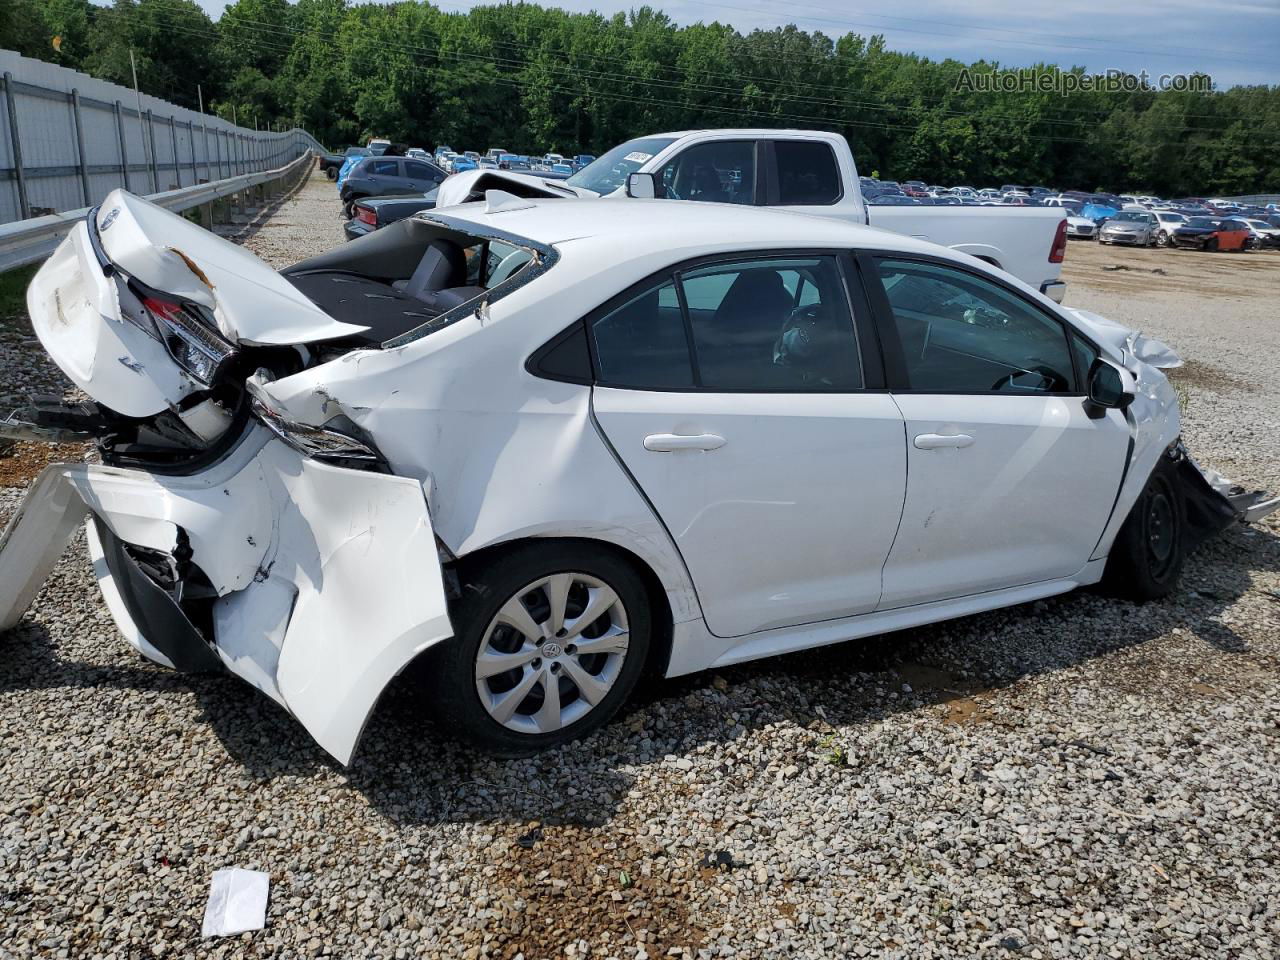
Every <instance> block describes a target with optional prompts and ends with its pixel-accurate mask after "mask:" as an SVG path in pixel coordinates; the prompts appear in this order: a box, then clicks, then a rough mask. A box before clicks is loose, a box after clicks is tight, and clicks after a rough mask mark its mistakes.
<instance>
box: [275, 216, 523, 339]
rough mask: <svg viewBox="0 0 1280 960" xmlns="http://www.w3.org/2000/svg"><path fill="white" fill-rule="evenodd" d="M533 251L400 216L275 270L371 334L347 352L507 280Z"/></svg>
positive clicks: (331, 311) (329, 310) (397, 333)
mask: <svg viewBox="0 0 1280 960" xmlns="http://www.w3.org/2000/svg"><path fill="white" fill-rule="evenodd" d="M532 258H533V253H532V251H530V250H528V249H526V248H524V247H518V246H515V245H513V244H510V243H504V242H502V241H500V240H489V239H484V238H478V237H472V236H468V235H466V234H463V233H459V232H456V231H452V230H449V229H448V228H445V227H443V226H441V225H440V224H436V223H430V222H426V221H423V220H417V219H413V218H410V219H406V220H402V221H399V222H398V223H394V224H391V225H390V226H388V227H385V228H383V229H382V230H379V231H377V232H375V233H371V234H369V235H368V236H366V237H362V238H361V239H359V240H356V241H352V242H351V243H349V244H347V245H346V246H344V247H339V248H337V249H335V250H331V251H329V252H327V253H324V254H321V255H320V256H318V257H312V258H311V259H309V260H304V261H302V262H301V263H297V264H294V265H293V266H292V267H289V268H287V269H285V270H283V271H281V275H282V276H284V277H285V279H287V280H288V281H289V282H290V283H292V284H293V285H294V286H295V287H297V288H298V290H299V291H301V292H302V293H303V295H305V296H306V297H307V299H309V300H310V301H311V302H312V303H314V304H315V305H316V306H318V307H319V308H320V309H322V310H324V311H325V313H327V314H329V315H330V316H332V317H334V318H335V319H337V320H342V321H345V322H347V323H353V324H360V325H361V326H365V327H368V328H369V329H368V330H366V331H364V332H362V333H360V334H358V335H356V336H355V337H351V338H346V339H344V340H343V341H341V342H339V341H333V342H331V344H329V346H333V347H339V348H343V349H349V348H350V347H352V346H371V345H374V344H378V343H383V342H385V341H387V340H391V339H394V338H395V337H398V336H400V335H402V334H404V333H408V332H409V331H410V330H413V329H415V328H417V327H420V326H422V325H423V324H424V323H427V322H429V321H431V320H433V319H435V318H436V317H438V316H440V315H441V314H443V313H446V312H448V311H450V310H452V309H454V308H455V307H460V306H462V305H463V304H464V303H467V302H468V301H471V300H475V299H477V298H478V297H481V296H483V295H484V294H485V292H486V291H487V290H489V289H490V288H492V287H494V286H496V285H497V284H499V283H501V282H503V281H504V280H507V279H509V278H510V277H511V276H513V275H514V274H515V273H516V272H517V271H518V270H519V269H520V268H521V267H523V266H525V265H526V264H528V263H529V262H530V261H531V260H532Z"/></svg>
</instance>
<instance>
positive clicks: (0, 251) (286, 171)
mask: <svg viewBox="0 0 1280 960" xmlns="http://www.w3.org/2000/svg"><path fill="white" fill-rule="evenodd" d="M314 160H315V154H314V153H313V152H310V151H309V152H307V153H304V154H303V155H302V156H300V157H298V158H297V159H296V160H294V161H293V162H291V163H288V164H286V165H285V166H283V167H278V168H277V169H275V170H262V171H259V172H258V173H245V174H241V175H240V176H237V177H227V178H226V179H223V180H213V181H211V182H209V183H197V184H195V185H194V186H190V187H182V188H180V189H178V190H166V191H163V192H162V193H153V194H151V195H150V196H148V197H147V198H146V199H148V200H150V201H151V202H152V203H155V204H159V205H160V206H162V207H165V208H166V209H168V210H172V211H173V212H174V213H181V212H182V211H184V210H191V209H193V208H195V207H205V206H208V205H209V204H211V203H213V202H214V201H215V200H221V199H222V198H224V197H231V196H235V195H237V194H242V193H245V192H246V191H249V190H252V189H253V188H254V187H259V186H261V185H263V184H265V183H270V182H272V181H275V180H287V179H289V178H291V177H294V176H297V175H300V174H302V173H304V172H306V171H307V170H308V169H310V167H311V164H312V163H313V162H314ZM92 209H93V208H92V207H81V208H80V209H79V210H67V211H65V212H63V213H51V214H49V215H47V216H43V217H33V218H31V219H30V220H17V221H15V222H13V223H4V224H0V273H3V272H4V271H6V270H12V269H14V268H15V267H24V266H26V265H27V264H29V263H35V262H37V261H39V260H43V259H44V258H45V257H47V256H49V254H51V253H53V251H54V250H55V249H56V248H57V246H58V244H59V243H61V242H62V239H63V238H64V237H65V236H66V235H67V234H68V233H70V232H71V228H72V227H74V226H75V225H76V224H77V223H79V222H80V221H81V220H83V219H84V218H85V217H86V216H88V214H89V211H90V210H92ZM206 219H207V220H208V219H209V218H208V217H207V218H206ZM206 225H209V224H206Z"/></svg>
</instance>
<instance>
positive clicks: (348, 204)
mask: <svg viewBox="0 0 1280 960" xmlns="http://www.w3.org/2000/svg"><path fill="white" fill-rule="evenodd" d="M362 199H364V198H363V197H351V198H350V199H347V200H343V201H342V216H343V217H344V218H346V219H347V220H350V219H351V218H352V217H354V216H355V215H356V201H357V200H362Z"/></svg>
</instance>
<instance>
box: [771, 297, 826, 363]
mask: <svg viewBox="0 0 1280 960" xmlns="http://www.w3.org/2000/svg"><path fill="white" fill-rule="evenodd" d="M821 316H822V304H821V303H808V304H805V305H804V306H802V307H795V308H794V309H793V310H792V311H791V313H790V314H788V316H787V319H786V321H785V322H784V323H783V324H782V331H781V332H780V333H779V334H778V339H777V340H775V341H774V343H773V362H774V363H775V364H777V365H778V366H784V367H785V366H809V365H811V364H812V363H813V361H814V360H815V359H817V354H818V349H819V346H818V343H817V337H816V336H815V335H814V333H815V327H816V326H817V323H818V320H819V319H820V318H821Z"/></svg>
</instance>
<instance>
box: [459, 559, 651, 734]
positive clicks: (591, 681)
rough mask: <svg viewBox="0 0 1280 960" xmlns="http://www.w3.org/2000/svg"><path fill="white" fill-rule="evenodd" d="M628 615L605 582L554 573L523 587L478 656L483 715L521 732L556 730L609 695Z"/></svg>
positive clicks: (622, 657) (622, 656) (622, 655)
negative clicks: (484, 712)
mask: <svg viewBox="0 0 1280 960" xmlns="http://www.w3.org/2000/svg"><path fill="white" fill-rule="evenodd" d="M627 623H628V620H627V611H626V607H625V606H624V604H623V603H622V600H621V599H620V598H619V596H618V594H617V593H616V592H615V591H614V589H613V588H612V587H610V586H609V585H608V584H607V583H605V582H604V581H602V580H600V579H598V578H596V577H593V576H590V575H589V574H585V573H556V574H552V575H550V576H547V577H542V578H540V579H538V580H535V581H533V582H532V583H529V584H526V585H525V586H524V587H521V588H520V589H519V590H517V591H516V592H515V593H514V594H512V595H511V596H510V597H509V598H508V599H507V600H506V602H505V603H503V605H502V606H501V607H500V608H499V609H498V612H497V613H496V614H495V615H494V617H493V619H492V620H490V622H489V625H488V626H487V627H486V628H485V632H484V635H483V637H482V638H481V641H480V646H479V649H478V651H477V654H476V663H475V682H476V693H477V695H478V696H479V698H480V703H481V705H482V706H483V707H484V709H485V711H486V712H487V713H488V714H489V716H490V717H492V718H493V719H494V720H495V721H497V722H498V723H499V724H501V725H502V726H504V727H506V728H507V729H509V730H514V731H516V732H517V733H525V734H541V733H552V732H554V731H556V730H560V729H562V728H564V727H567V726H569V725H570V724H572V723H575V722H577V721H578V720H581V719H582V718H583V717H585V716H586V715H587V714H588V713H590V712H591V711H592V710H593V709H594V708H595V707H596V706H597V705H599V704H600V702H601V701H602V700H604V698H605V697H606V696H607V695H608V693H609V691H610V690H611V689H612V688H613V686H614V684H615V683H616V682H617V680H618V677H619V675H620V674H621V672H622V667H623V664H624V663H625V662H626V658H627V649H628V643H629V633H628V627H627Z"/></svg>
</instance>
